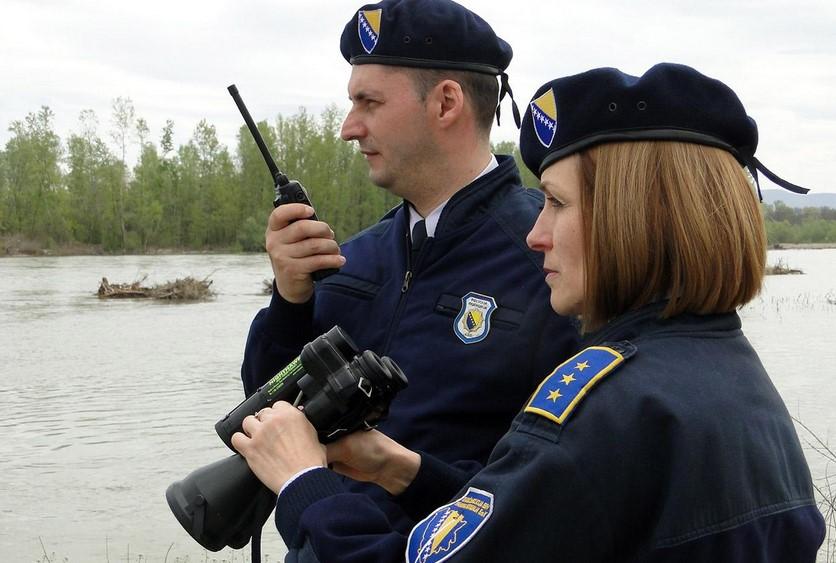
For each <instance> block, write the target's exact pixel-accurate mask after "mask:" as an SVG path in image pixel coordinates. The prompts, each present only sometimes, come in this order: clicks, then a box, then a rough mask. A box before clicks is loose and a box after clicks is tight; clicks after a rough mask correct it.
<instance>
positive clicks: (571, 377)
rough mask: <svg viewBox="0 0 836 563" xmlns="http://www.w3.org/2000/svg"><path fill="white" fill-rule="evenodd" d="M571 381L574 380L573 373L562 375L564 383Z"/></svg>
mask: <svg viewBox="0 0 836 563" xmlns="http://www.w3.org/2000/svg"><path fill="white" fill-rule="evenodd" d="M573 381H575V374H574V373H570V374H569V375H564V376H563V383H564V384H565V385H569V384H570V383H572V382H573Z"/></svg>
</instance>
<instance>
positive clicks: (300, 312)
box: [263, 280, 318, 348]
mask: <svg viewBox="0 0 836 563" xmlns="http://www.w3.org/2000/svg"><path fill="white" fill-rule="evenodd" d="M314 301H315V295H314V296H312V297H311V298H310V299H308V300H307V301H306V302H305V303H291V302H290V301H287V300H286V299H285V298H284V297H282V296H281V294H279V290H278V288H276V280H273V296H272V297H271V298H270V306H269V307H267V314H266V315H265V317H264V324H263V327H264V332H266V333H267V334H268V335H269V336H270V337H271V338H272V339H274V340H276V341H277V342H282V343H283V345H284V346H286V347H288V348H295V347H298V348H301V347H302V346H304V345H305V344H307V343H308V342H310V341H311V340H313V339H314V338H315V337H316V336H318V335H315V334H313V311H314Z"/></svg>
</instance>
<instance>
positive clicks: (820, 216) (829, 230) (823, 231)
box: [763, 201, 836, 244]
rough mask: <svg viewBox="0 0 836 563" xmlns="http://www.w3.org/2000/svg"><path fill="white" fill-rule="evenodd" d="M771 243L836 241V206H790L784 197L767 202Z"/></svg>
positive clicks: (767, 222) (765, 215)
mask: <svg viewBox="0 0 836 563" xmlns="http://www.w3.org/2000/svg"><path fill="white" fill-rule="evenodd" d="M763 212H764V220H765V223H766V237H767V239H768V240H769V244H787V243H836V209H832V208H830V207H804V208H797V207H790V206H788V205H786V204H785V203H783V202H781V201H776V202H775V203H774V204H764V205H763Z"/></svg>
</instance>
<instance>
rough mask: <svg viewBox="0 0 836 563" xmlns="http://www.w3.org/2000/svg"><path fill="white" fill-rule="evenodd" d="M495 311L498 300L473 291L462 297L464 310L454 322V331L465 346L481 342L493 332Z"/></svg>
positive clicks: (462, 309)
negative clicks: (492, 322) (492, 320)
mask: <svg viewBox="0 0 836 563" xmlns="http://www.w3.org/2000/svg"><path fill="white" fill-rule="evenodd" d="M494 311H496V299H494V298H493V297H490V296H488V295H482V294H481V293H476V292H475V291H471V292H469V293H468V294H467V295H465V296H464V297H462V308H461V310H460V311H459V314H458V315H457V316H456V320H455V321H453V331H454V332H455V333H456V336H458V337H459V340H461V341H462V342H464V343H465V344H475V343H477V342H481V341H482V340H484V339H485V338H487V336H488V333H489V332H490V331H491V315H493V312H494Z"/></svg>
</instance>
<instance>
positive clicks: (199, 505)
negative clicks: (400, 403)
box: [165, 326, 407, 551]
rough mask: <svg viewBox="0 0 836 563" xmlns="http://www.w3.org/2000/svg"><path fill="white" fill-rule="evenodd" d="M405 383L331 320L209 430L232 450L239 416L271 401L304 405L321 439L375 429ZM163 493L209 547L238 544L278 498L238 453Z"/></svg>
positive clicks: (391, 366) (260, 522) (391, 365)
mask: <svg viewBox="0 0 836 563" xmlns="http://www.w3.org/2000/svg"><path fill="white" fill-rule="evenodd" d="M406 385H407V380H406V376H405V375H404V374H403V372H402V371H401V369H400V368H399V367H398V366H397V364H395V362H393V361H392V360H391V359H390V358H388V357H386V356H383V357H379V356H378V355H377V354H375V353H374V352H371V351H369V350H366V351H364V352H363V353H360V352H359V350H358V349H357V346H356V345H355V344H354V342H352V340H351V338H349V336H348V335H347V334H346V333H345V332H344V331H343V330H342V329H341V328H340V327H338V326H335V327H333V328H332V329H331V330H329V331H328V332H326V333H325V334H323V335H321V336H319V337H317V338H316V339H315V340H313V341H312V342H309V343H308V344H306V345H305V346H304V348H302V353H301V354H300V355H299V356H298V357H297V358H296V359H294V360H293V361H292V362H290V363H289V364H288V365H287V366H286V367H285V368H284V369H282V370H281V371H280V372H279V373H277V374H276V375H275V376H274V377H272V378H271V379H270V380H269V381H268V382H267V383H265V384H264V385H262V386H261V387H260V388H259V389H258V390H257V391H256V392H255V393H253V394H252V395H251V396H250V397H248V398H247V399H245V400H244V401H243V402H242V403H241V404H239V405H238V406H237V407H235V408H234V409H233V410H232V411H231V412H230V413H229V414H227V415H226V416H225V417H223V418H222V419H221V420H219V421H218V422H217V423H216V424H215V430H216V431H217V433H218V436H220V437H221V440H223V442H224V443H225V444H226V445H227V446H229V448H230V449H232V450H233V451H235V449H234V448H233V447H232V435H233V434H234V433H235V432H240V431H241V423H242V422H243V420H244V418H246V417H247V416H249V415H251V414H255V413H257V412H258V411H259V410H261V409H263V408H267V407H270V406H271V405H273V404H274V403H275V402H277V401H288V402H293V403H294V404H297V405H304V410H303V412H304V413H305V416H306V417H307V418H308V420H309V421H310V422H311V424H312V425H313V427H314V428H316V430H317V433H318V435H319V440H320V441H321V442H322V443H328V442H332V441H334V440H336V439H337V438H339V437H340V436H343V435H345V434H348V433H351V432H354V431H356V430H361V429H371V428H374V427H375V426H376V425H377V423H378V422H380V421H381V420H383V419H384V418H385V417H386V415H387V414H388V412H389V404H390V403H391V402H392V399H393V398H394V397H395V395H396V394H397V393H398V391H400V390H401V389H403V388H405V387H406ZM165 496H166V500H167V501H168V506H169V508H171V511H172V512H173V513H174V516H175V517H177V520H178V521H179V522H180V524H181V525H182V526H183V528H185V529H186V531H187V532H189V534H190V535H191V536H192V537H193V538H194V539H195V540H196V541H197V542H198V543H199V544H200V545H202V546H203V547H205V548H206V549H208V550H210V551H219V550H220V549H223V548H224V547H225V546H229V547H232V548H234V549H239V548H241V547H244V546H245V545H246V544H247V542H248V541H249V540H250V538H251V537H253V536H254V535H255V534H256V533H257V532H259V531H260V530H261V527H262V526H263V525H264V522H265V521H266V520H267V518H268V517H269V515H270V512H272V510H273V508H274V507H275V503H276V495H275V494H273V492H272V491H271V490H270V489H268V488H267V487H266V486H264V485H263V484H262V483H261V481H259V480H258V478H257V477H256V476H255V475H254V474H253V473H252V471H250V468H249V466H248V465H247V462H246V460H245V459H244V458H243V457H241V456H240V455H239V454H237V453H236V454H235V455H233V456H230V457H227V458H225V459H222V460H220V461H216V462H215V463H211V464H209V465H206V466H204V467H201V468H199V469H196V470H194V471H192V472H191V473H189V474H188V475H187V476H186V477H185V478H184V479H183V480H181V481H176V482H174V483H172V484H171V485H169V487H168V489H166V492H165Z"/></svg>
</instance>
